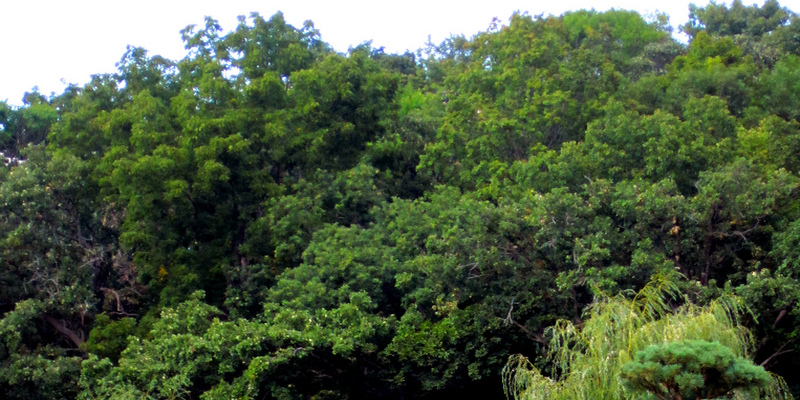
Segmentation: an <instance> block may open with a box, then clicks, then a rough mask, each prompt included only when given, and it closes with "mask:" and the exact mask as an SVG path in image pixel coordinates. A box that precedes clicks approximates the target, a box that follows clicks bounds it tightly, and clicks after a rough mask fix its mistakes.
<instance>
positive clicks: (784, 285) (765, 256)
mask: <svg viewBox="0 0 800 400" xmlns="http://www.w3.org/2000/svg"><path fill="white" fill-rule="evenodd" d="M682 29H684V30H685V31H686V32H687V33H688V34H689V35H690V37H691V40H690V42H689V43H688V44H682V43H680V42H678V41H676V40H675V39H674V37H673V36H672V32H671V31H670V28H669V26H668V25H666V24H665V21H664V19H663V18H655V19H652V20H647V19H644V18H643V17H642V16H640V15H638V14H637V13H635V12H630V11H622V10H612V11H608V12H602V13H600V12H596V11H585V10H583V11H576V12H570V13H566V14H564V15H561V16H548V17H543V16H542V17H532V16H528V15H520V14H515V15H513V16H512V17H511V19H510V20H509V23H508V24H507V25H502V26H501V25H497V26H493V27H491V28H490V29H489V30H487V31H486V32H480V33H478V34H476V35H475V36H474V37H472V38H469V39H467V38H465V37H458V36H456V37H452V38H449V39H448V40H446V41H444V42H443V43H441V44H438V45H431V46H429V47H428V48H426V49H423V51H421V52H419V53H417V54H412V53H405V54H387V53H386V52H384V51H383V50H382V49H379V48H378V49H376V48H373V47H371V45H370V44H369V43H365V44H362V45H359V46H356V47H354V48H351V49H350V50H349V51H348V52H347V53H337V52H335V51H333V50H332V49H331V47H330V46H329V45H327V44H326V43H325V42H324V41H323V40H322V37H321V36H320V34H319V32H318V31H317V30H316V29H315V28H314V27H313V24H310V23H308V24H305V25H304V26H302V27H294V26H291V25H289V24H287V23H286V21H284V19H283V16H282V15H281V14H280V13H278V14H275V15H273V16H271V17H269V18H265V17H262V16H260V15H258V14H255V13H254V14H251V15H250V16H249V17H246V18H242V19H240V21H239V25H238V26H237V27H236V28H235V29H234V30H232V31H223V30H222V28H221V27H220V26H219V24H218V23H217V22H216V21H214V20H213V19H211V18H207V19H206V20H205V22H204V24H203V25H198V26H190V27H187V28H186V29H184V30H183V31H182V32H181V35H182V38H183V40H184V41H185V43H186V46H187V56H186V57H185V58H183V59H181V60H167V59H164V58H162V57H159V56H153V57H151V56H149V55H148V53H147V51H146V50H145V49H142V48H133V47H132V48H129V49H128V50H127V51H126V53H125V54H124V55H123V57H122V59H121V61H120V63H119V65H118V71H117V72H116V73H114V74H104V75H95V76H94V77H93V78H92V81H91V82H89V83H88V84H86V85H85V86H83V87H78V86H71V87H69V88H68V89H67V90H66V91H65V92H64V93H62V94H60V95H57V96H55V97H50V98H48V97H45V96H42V95H41V94H38V93H29V94H28V95H26V104H25V106H23V107H20V108H15V107H10V106H8V105H7V104H5V103H0V125H2V128H0V151H2V152H3V153H4V154H5V155H6V157H9V159H8V160H7V161H6V162H5V165H4V166H2V167H0V289H2V290H0V391H3V392H5V393H7V396H8V397H9V398H12V399H15V398H20V399H22V398H25V399H34V398H48V399H101V398H131V399H133V398H136V399H140V398H152V399H162V398H163V399H177V398H187V399H188V398H193V399H194V398H202V399H217V398H219V399H223V398H224V399H229V398H276V399H294V398H297V399H300V398H304V399H312V398H313V399H336V398H350V399H356V398H359V399H360V398H387V399H408V398H418V397H423V396H438V397H456V396H464V395H467V394H471V395H476V394H481V395H485V396H487V397H491V396H496V397H499V396H503V380H502V379H501V371H502V370H503V368H504V367H505V366H506V364H507V363H508V362H509V357H512V356H514V355H515V354H522V355H524V356H525V357H527V358H528V359H529V360H531V362H532V363H533V364H532V365H533V366H535V367H536V368H537V369H538V370H539V371H542V374H544V375H545V376H555V375H557V374H559V373H560V370H559V368H561V367H559V366H558V365H556V364H553V363H552V360H550V359H548V358H547V357H546V355H547V354H548V351H549V350H550V348H549V345H550V343H551V339H552V336H551V335H552V330H551V329H550V327H552V326H560V325H559V324H561V325H563V324H564V323H565V322H564V321H569V323H570V324H572V325H571V326H574V327H583V326H587V325H586V324H588V317H589V314H588V313H590V312H591V310H592V309H593V308H592V307H591V306H592V304H595V303H594V302H595V301H596V300H597V299H603V298H609V297H613V296H617V295H625V294H628V293H635V292H638V291H639V290H640V289H642V288H643V287H646V285H647V284H648V282H651V280H652V279H653V278H654V277H659V276H665V275H669V276H672V277H674V279H673V280H672V281H671V282H672V283H671V284H673V285H674V286H675V289H674V290H675V291H676V292H677V293H679V295H677V296H674V297H672V298H670V300H668V301H666V302H665V303H664V304H665V307H668V308H670V309H671V310H680V309H681V307H685V306H687V304H696V306H697V307H704V306H707V305H709V304H713V303H714V302H715V301H716V299H719V298H736V299H739V300H738V301H741V302H742V304H744V305H745V307H744V310H743V312H742V315H741V318H740V319H739V321H738V322H739V323H740V325H741V327H742V328H743V329H748V330H750V332H752V338H753V341H752V342H751V343H749V345H750V346H751V348H750V349H747V351H743V350H741V349H738V348H737V349H733V351H734V352H735V353H736V354H737V355H738V356H744V355H747V356H749V357H751V359H750V360H748V362H749V361H754V362H755V363H756V364H757V365H760V366H761V367H763V368H766V369H767V370H768V371H770V372H772V373H775V374H777V375H779V376H782V377H783V379H784V380H785V381H786V383H787V385H788V386H789V389H791V390H793V391H794V392H795V393H797V392H798V387H800V376H798V375H797V371H798V370H800V369H798V365H797V361H796V357H793V356H792V354H794V352H795V351H796V350H795V346H796V343H795V340H796V339H795V338H796V337H797V335H798V334H800V311H798V308H797V302H798V301H799V300H800V282H798V280H797V279H798V278H800V276H799V274H800V270H798V265H800V261H798V260H800V253H799V252H798V249H800V246H799V245H800V222H798V221H800V214H799V213H800V197H799V196H798V194H799V193H800V175H798V174H799V173H800V166H799V165H798V163H797V161H796V160H798V159H800V112H798V110H800V83H798V82H800V79H798V78H800V76H797V75H798V74H800V72H798V71H800V69H799V68H798V67H800V57H799V56H798V53H797V50H798V49H800V47H798V46H800V39H798V38H800V35H798V34H797V33H798V30H800V18H798V15H797V14H795V13H794V12H792V11H790V10H788V9H786V8H783V7H781V6H780V5H779V4H778V3H777V2H775V1H772V0H771V1H768V2H767V3H766V4H765V5H764V6H763V7H751V6H747V7H746V6H743V5H742V4H741V2H734V3H733V4H732V5H731V7H725V6H717V5H711V6H708V7H705V8H695V9H692V10H691V14H690V22H689V23H688V24H687V25H685V26H684V27H683V28H682ZM587 310H589V311H587ZM703 340H707V338H706V339H703ZM670 343H671V342H667V343H664V347H659V349H660V350H652V351H651V352H650V353H652V354H651V355H650V356H647V357H651V356H652V357H660V356H661V355H662V353H659V351H662V350H663V351H667V352H668V351H673V350H674V349H676V348H680V349H684V347H686V346H688V347H691V348H700V347H702V346H705V345H699V344H697V343H683V344H680V345H677V344H676V345H675V346H672V345H671V344H670ZM681 346H684V347H681ZM697 346H700V347H697ZM709 346H712V347H713V346H714V345H713V344H712V345H709ZM703 348H705V347H703ZM713 349H715V350H714V351H719V353H720V354H722V353H725V350H722V349H718V348H716V347H713ZM681 351H684V350H681ZM631 356H632V357H633V354H631ZM642 357H646V356H645V355H643V356H642ZM642 359H644V358H642ZM512 360H513V359H512ZM737 362H738V361H737ZM736 365H743V364H741V363H739V364H736ZM708 393H717V392H716V391H714V390H710V391H708Z"/></svg>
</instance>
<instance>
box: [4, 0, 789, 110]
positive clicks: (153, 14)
mask: <svg viewBox="0 0 800 400" xmlns="http://www.w3.org/2000/svg"><path fill="white" fill-rule="evenodd" d="M690 1H691V0H672V1H670V0H638V1H637V0H555V1H542V0H529V1H517V0H479V1H469V0H461V1H451V0H447V1H437V0H427V1H420V0H405V1H380V0H372V1H362V0H305V1H301V0H295V1H272V0H260V1H252V0H213V1H209V0H192V1H186V0H134V1H130V0H129V1H118V0H72V1H67V0H0V101H3V100H7V101H8V102H9V103H10V104H16V105H19V104H21V98H22V95H23V93H24V92H25V91H27V90H30V89H31V88H32V87H33V86H38V87H39V89H40V92H42V93H43V94H50V93H51V92H56V93H60V92H62V91H63V90H64V87H65V85H64V84H63V83H62V80H63V82H66V83H78V84H81V85H82V84H84V83H86V82H88V80H89V77H90V75H92V74H96V73H106V72H114V71H115V70H116V68H115V66H114V64H115V63H116V62H117V61H119V59H120V58H121V57H122V54H123V53H124V52H125V46H126V45H128V44H130V45H134V46H140V47H144V48H146V49H147V50H148V51H149V54H150V55H155V54H160V55H162V56H165V57H167V58H170V59H180V58H183V56H184V54H185V52H184V49H183V43H182V42H181V38H180V34H179V33H178V32H179V31H180V30H181V29H183V28H184V27H186V26H187V25H189V24H197V25H202V24H203V18H204V16H206V15H208V16H211V17H213V18H215V19H217V20H219V22H220V24H221V25H222V27H223V29H225V30H230V29H233V28H235V27H236V24H237V22H236V16H238V15H249V14H250V12H251V11H257V12H259V13H260V14H261V15H262V16H264V17H265V18H269V16H271V15H272V14H274V13H275V12H276V11H278V10H281V11H283V13H284V17H285V18H286V20H287V22H289V23H290V24H292V25H294V26H296V27H300V26H302V23H303V21H305V20H308V19H310V20H312V21H314V25H315V26H316V28H317V29H319V30H320V32H321V34H322V39H323V40H324V41H326V42H328V43H330V44H331V45H332V46H333V47H334V48H335V49H336V50H337V51H346V50H347V49H348V47H350V46H355V45H358V44H360V43H362V42H364V41H366V40H372V41H373V46H375V47H379V46H384V47H385V48H386V51H387V52H392V53H395V52H404V51H405V50H406V49H408V50H412V51H413V50H416V49H418V48H420V47H423V46H424V44H425V42H426V41H427V39H428V35H430V36H431V38H432V40H433V42H434V43H439V42H441V41H442V40H443V39H445V38H447V37H448V36H450V35H451V34H465V35H467V36H468V37H469V36H472V35H473V34H475V33H477V32H479V31H483V30H486V28H487V27H488V26H489V24H490V23H491V21H492V18H494V17H498V18H500V20H501V21H503V22H506V21H508V18H509V17H510V16H511V14H512V13H513V12H514V11H517V10H519V11H523V12H524V11H527V12H528V13H529V14H531V15H538V14H540V13H544V14H554V15H558V14H561V13H563V12H564V11H569V10H578V9H583V8H589V9H591V8H594V9H596V10H598V11H604V10H607V9H609V8H612V7H613V8H618V9H630V10H636V11H639V12H640V13H642V14H646V13H649V12H653V11H656V10H658V11H663V12H666V13H667V14H669V15H670V17H671V22H672V24H673V26H678V25H680V24H683V23H685V22H686V20H687V16H688V13H689V11H688V10H689V6H688V4H689V2H690ZM691 2H692V3H695V4H697V5H705V4H707V3H708V0H694V1H691ZM718 2H719V3H722V2H723V1H718ZM763 2H764V1H763V0H745V1H744V3H745V4H753V3H756V4H759V5H761V4H763ZM724 3H726V4H730V0H727V1H724ZM781 5H783V6H787V7H789V8H790V9H792V10H795V11H800V0H782V1H781Z"/></svg>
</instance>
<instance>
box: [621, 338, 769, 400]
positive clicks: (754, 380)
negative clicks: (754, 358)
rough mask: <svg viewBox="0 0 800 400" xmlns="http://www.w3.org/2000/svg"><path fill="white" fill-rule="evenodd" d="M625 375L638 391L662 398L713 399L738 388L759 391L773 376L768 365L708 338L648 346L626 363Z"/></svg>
mask: <svg viewBox="0 0 800 400" xmlns="http://www.w3.org/2000/svg"><path fill="white" fill-rule="evenodd" d="M621 375H622V379H624V380H625V383H626V384H627V385H628V386H629V387H630V388H631V389H633V390H634V391H635V390H640V391H648V392H650V393H652V394H654V395H655V396H656V397H657V398H659V399H672V398H676V399H682V398H687V399H688V398H698V399H713V398H718V397H721V396H725V395H728V394H729V393H731V392H732V391H734V390H740V391H749V392H753V394H754V395H755V393H757V392H758V389H761V388H762V387H765V386H767V385H769V384H770V380H771V377H770V376H769V374H768V373H767V372H766V371H764V368H762V367H760V366H756V365H754V364H753V363H752V362H751V361H749V360H746V359H745V358H743V357H737V356H736V355H735V354H734V352H733V351H732V350H731V349H730V348H728V347H725V346H723V345H721V344H719V343H717V342H707V341H704V340H686V341H682V342H671V343H666V344H661V345H652V346H648V347H645V348H644V350H642V351H639V352H638V353H636V356H635V357H634V361H632V362H630V363H628V364H625V365H623V366H622V374H621Z"/></svg>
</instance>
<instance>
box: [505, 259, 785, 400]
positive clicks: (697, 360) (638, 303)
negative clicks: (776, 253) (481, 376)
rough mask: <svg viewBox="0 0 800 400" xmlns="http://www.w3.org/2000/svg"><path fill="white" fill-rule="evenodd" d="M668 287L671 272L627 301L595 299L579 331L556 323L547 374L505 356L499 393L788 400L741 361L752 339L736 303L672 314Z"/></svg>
mask: <svg viewBox="0 0 800 400" xmlns="http://www.w3.org/2000/svg"><path fill="white" fill-rule="evenodd" d="M676 283H677V282H676V281H675V275H674V274H671V275H656V276H655V277H654V279H653V280H652V281H651V282H650V283H649V284H648V285H646V286H645V287H644V288H643V289H642V290H641V291H639V292H638V293H637V294H636V295H635V296H634V297H633V298H632V299H628V298H626V297H625V296H622V295H618V296H615V297H603V296H601V297H599V298H598V299H596V300H595V302H594V304H593V305H592V307H591V308H589V309H588V311H587V313H588V315H587V318H586V319H585V321H584V325H583V326H582V327H578V326H575V325H574V324H572V323H569V322H567V321H560V322H559V323H558V324H556V325H555V326H554V327H552V328H551V329H550V331H549V335H550V341H549V344H550V357H551V358H550V360H551V362H552V365H551V367H550V368H549V371H550V374H551V377H547V376H545V375H544V374H543V373H542V372H541V370H540V369H538V368H536V367H534V366H533V365H532V364H531V363H530V362H529V361H527V359H525V358H524V357H521V356H516V357H512V358H511V359H510V361H509V363H508V365H507V366H506V369H505V370H504V377H505V379H506V393H507V394H508V395H509V396H512V397H513V398H515V399H526V400H528V399H545V398H546V399H574V398H598V399H599V398H604V399H611V398H621V399H633V398H638V393H637V391H638V390H639V389H640V388H646V389H647V390H650V391H651V392H653V393H654V394H655V395H656V397H657V398H676V399H679V398H682V397H680V395H681V394H688V393H687V392H690V393H691V395H692V397H695V396H697V397H696V398H698V399H700V398H714V397H716V396H720V395H723V394H728V393H731V392H732V393H734V394H735V395H736V396H739V397H737V398H743V399H748V398H753V399H756V398H758V399H783V398H792V397H791V395H789V394H788V392H787V389H786V387H785V384H784V383H783V381H782V380H781V379H780V378H779V377H776V376H774V375H768V374H767V373H765V372H764V371H763V369H761V368H760V367H756V366H755V365H753V364H752V362H750V361H746V360H745V359H746V358H747V357H748V356H749V354H750V353H749V352H750V349H751V343H752V337H751V336H750V333H749V332H748V331H747V330H746V329H744V328H742V327H741V326H740V325H739V317H740V315H741V313H742V312H743V311H744V310H745V308H744V305H743V304H742V303H741V302H740V300H739V299H737V298H720V299H717V300H715V301H714V302H712V303H711V304H710V305H709V306H707V307H698V306H696V305H693V304H691V303H686V304H684V305H683V306H680V307H677V308H675V309H673V308H672V306H671V304H670V303H669V300H670V299H671V298H673V299H674V297H673V296H675V295H677V294H678V293H679V292H678V286H677V284H676ZM698 352H704V353H698ZM712 354H714V355H715V356H716V357H710V356H711V355H712ZM656 360H657V361H656ZM715 370H719V371H720V375H719V376H717V375H715V372H714V371H715ZM703 374H705V375H703ZM622 378H625V379H622ZM623 382H627V384H626V383H623ZM658 396H661V397H658ZM673 396H675V397H673ZM701 396H712V397H701Z"/></svg>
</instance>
